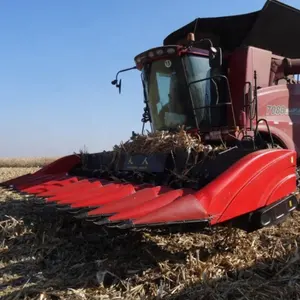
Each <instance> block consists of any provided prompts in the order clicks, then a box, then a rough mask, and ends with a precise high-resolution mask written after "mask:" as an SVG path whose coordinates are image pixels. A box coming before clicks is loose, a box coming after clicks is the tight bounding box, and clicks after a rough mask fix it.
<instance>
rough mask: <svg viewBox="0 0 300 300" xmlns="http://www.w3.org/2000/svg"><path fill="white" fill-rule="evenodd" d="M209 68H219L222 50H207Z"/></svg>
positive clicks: (213, 48) (212, 48)
mask: <svg viewBox="0 0 300 300" xmlns="http://www.w3.org/2000/svg"><path fill="white" fill-rule="evenodd" d="M209 66H210V67H211V68H219V67H221V66H222V49H221V48H215V47H210V48H209Z"/></svg>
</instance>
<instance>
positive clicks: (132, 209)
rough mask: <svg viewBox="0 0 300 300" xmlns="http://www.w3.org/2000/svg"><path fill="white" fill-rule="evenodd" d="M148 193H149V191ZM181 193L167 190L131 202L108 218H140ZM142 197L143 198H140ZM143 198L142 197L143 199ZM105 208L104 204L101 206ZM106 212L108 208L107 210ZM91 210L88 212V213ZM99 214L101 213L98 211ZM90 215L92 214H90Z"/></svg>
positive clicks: (113, 219)
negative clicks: (156, 195) (148, 197)
mask: <svg viewBox="0 0 300 300" xmlns="http://www.w3.org/2000/svg"><path fill="white" fill-rule="evenodd" d="M149 195H151V194H150V193H149ZM182 195H183V190H174V191H169V192H167V193H165V194H163V195H160V196H158V197H156V198H155V197H153V198H152V199H146V200H145V201H140V202H137V203H135V202H132V203H130V204H131V205H127V206H125V208H126V209H124V207H123V208H122V209H119V210H118V211H119V213H117V214H115V215H113V216H111V217H109V218H108V220H109V221H112V222H113V221H122V220H129V219H136V218H140V217H142V216H144V215H147V214H149V213H150V212H152V211H154V210H157V209H159V208H161V207H163V206H165V205H167V204H169V203H171V202H173V201H174V200H175V199H176V198H178V197H181V196H182ZM141 199H143V198H141ZM143 200H144V199H143ZM103 208H104V209H105V206H104V207H103ZM97 210H98V212H99V211H100V212H101V208H99V209H95V211H97ZM107 212H108V210H107ZM91 213H92V212H89V213H88V214H89V215H90V214H91ZM100 214H101V213H100ZM91 215H92V214H91Z"/></svg>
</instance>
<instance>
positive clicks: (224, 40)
mask: <svg viewBox="0 0 300 300" xmlns="http://www.w3.org/2000/svg"><path fill="white" fill-rule="evenodd" d="M194 30H195V37H196V39H197V40H199V39H201V38H210V39H211V40H212V41H213V43H214V45H215V46H219V47H222V48H223V51H230V52H231V51H233V50H234V49H235V48H237V47H240V46H243V45H244V46H255V47H260V48H263V49H267V50H270V51H272V52H273V53H275V54H277V55H282V56H286V57H290V58H296V57H299V56H300V40H299V38H298V37H299V36H300V10H298V9H296V8H293V7H291V6H289V5H287V4H284V3H281V2H279V1H276V0H268V1H266V3H265V5H264V7H263V8H262V9H261V10H259V11H256V12H252V13H248V14H243V15H235V16H226V17H216V18H197V19H196V20H195V21H193V22H191V23H189V24H187V25H185V26H183V27H182V28H180V29H178V30H176V31H174V32H173V33H171V34H170V35H168V36H167V37H166V38H165V40H164V45H171V44H173V45H174V44H179V43H181V42H182V41H183V40H184V39H185V38H186V36H187V34H188V33H189V32H194Z"/></svg>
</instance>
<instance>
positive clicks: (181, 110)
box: [143, 57, 196, 130]
mask: <svg viewBox="0 0 300 300" xmlns="http://www.w3.org/2000/svg"><path fill="white" fill-rule="evenodd" d="M143 72H144V74H143V77H144V80H145V85H146V89H147V100H148V105H149V109H150V113H151V119H152V124H153V129H154V130H167V129H172V128H176V127H178V126H180V125H185V127H186V129H189V128H195V126H196V124H195V118H194V115H193V109H192V106H191V100H190V95H189V90H188V87H187V84H186V79H185V74H184V70H183V65H182V61H181V59H180V58H179V57H178V58H175V59H172V60H159V61H155V62H153V63H152V64H151V65H150V66H149V67H148V68H145V69H144V71H143Z"/></svg>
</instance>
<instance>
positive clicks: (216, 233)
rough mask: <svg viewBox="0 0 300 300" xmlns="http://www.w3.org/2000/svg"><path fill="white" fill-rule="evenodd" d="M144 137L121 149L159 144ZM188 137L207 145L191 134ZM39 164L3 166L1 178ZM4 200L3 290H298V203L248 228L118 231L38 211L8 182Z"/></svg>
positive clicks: (193, 293)
mask: <svg viewBox="0 0 300 300" xmlns="http://www.w3.org/2000/svg"><path fill="white" fill-rule="evenodd" d="M181 134H183V135H184V134H185V133H184V132H181ZM137 138H138V139H139V143H140V145H143V146H142V147H144V148H139V149H137V148H135V147H136V145H133V144H132V143H130V142H127V143H124V144H121V145H119V146H116V147H115V150H116V151H117V150H119V149H120V147H123V149H126V150H125V151H129V152H131V153H132V152H134V151H138V152H139V153H140V152H141V149H144V151H145V152H146V151H148V153H149V152H150V153H151V152H153V151H157V149H158V148H155V149H154V148H152V147H151V140H152V139H154V140H155V139H157V136H156V137H153V136H148V137H147V138H145V137H143V136H141V137H137ZM159 140H165V141H167V143H165V144H164V146H162V144H160V146H159V147H161V148H160V149H161V150H163V151H164V150H165V149H166V148H167V147H166V144H168V145H170V144H171V146H169V148H168V151H169V150H170V148H172V149H173V148H174V137H173V138H169V137H166V138H164V139H163V138H162V136H160V138H159ZM182 140H183V139H182ZM185 141H186V142H187V141H189V144H188V145H189V146H190V148H191V149H192V148H193V149H198V150H200V149H201V151H203V148H201V147H203V145H202V146H200V143H198V144H197V143H195V141H194V142H193V141H191V139H190V137H187V139H185ZM155 143H156V145H157V140H156V141H155V142H154V143H153V144H152V145H154V144H155ZM175 145H177V144H176V142H175ZM181 146H182V145H181ZM130 147H131V148H130ZM156 147H157V146H156ZM185 147H186V144H185ZM129 148H130V149H129ZM195 151H197V150H195ZM35 170H37V168H32V169H24V168H23V169H22V168H20V169H18V168H14V169H10V168H0V180H1V181H2V180H4V179H8V177H16V176H19V175H21V174H24V173H26V172H28V171H35ZM0 205H1V209H0V241H1V244H0V247H1V248H0V249H1V250H0V251H1V252H0V253H1V255H0V257H1V258H0V264H1V266H0V268H1V269H0V272H1V273H0V287H1V288H0V298H1V299H7V300H12V299H37V300H45V299H298V298H300V287H299V281H300V271H299V267H300V263H299V258H300V257H299V251H298V242H299V239H300V238H299V233H300V225H299V224H300V215H299V213H295V214H294V215H293V216H292V217H291V218H289V219H288V220H287V221H286V222H285V223H284V224H282V225H279V226H273V227H270V228H266V229H262V230H259V231H257V232H254V233H251V234H248V235H247V234H246V233H245V232H243V231H241V230H237V229H232V228H221V227H219V228H214V229H211V230H207V231H205V232H202V233H198V232H190V233H186V232H179V233H172V232H169V233H168V232H157V231H144V232H141V231H136V232H127V231H126V232H123V231H121V232H118V235H116V234H115V233H116V232H114V231H112V230H108V229H101V228H100V227H97V226H94V225H91V224H87V222H84V221H83V222H79V221H78V220H74V219H73V218H67V217H66V215H64V216H60V215H59V214H58V213H56V212H55V211H44V212H41V211H37V210H36V209H35V208H34V206H33V205H32V202H31V201H30V199H28V198H24V197H21V196H18V195H17V194H15V193H12V192H7V191H3V190H0Z"/></svg>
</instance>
